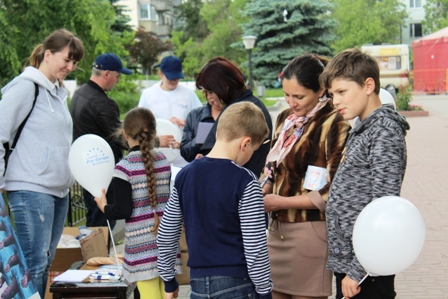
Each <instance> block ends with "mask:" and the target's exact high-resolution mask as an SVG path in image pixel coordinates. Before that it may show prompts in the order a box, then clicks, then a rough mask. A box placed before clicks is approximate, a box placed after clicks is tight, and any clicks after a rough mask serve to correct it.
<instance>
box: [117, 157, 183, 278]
mask: <svg viewBox="0 0 448 299" xmlns="http://www.w3.org/2000/svg"><path fill="white" fill-rule="evenodd" d="M152 154H153V167H154V174H155V179H156V185H157V187H156V195H157V205H156V208H155V209H153V208H152V207H151V203H150V200H149V192H148V183H147V178H146V170H145V167H144V164H143V161H142V153H141V152H140V151H139V150H136V151H131V152H130V153H129V154H128V155H127V156H126V157H124V158H123V159H122V160H121V161H120V162H119V163H118V164H117V165H116V166H115V170H114V177H116V178H119V179H122V180H124V181H127V182H129V183H130V184H131V187H132V206H133V208H132V214H131V216H130V217H129V218H127V219H126V225H125V241H124V244H125V248H124V265H123V268H124V273H123V276H124V278H125V279H126V280H127V281H128V282H130V283H131V282H135V281H142V280H149V279H152V278H155V277H157V276H158V275H159V274H158V271H157V254H158V248H157V243H156V235H154V234H153V233H151V232H150V230H151V228H152V227H153V226H154V212H156V213H157V215H158V216H159V218H160V219H163V214H164V209H165V207H166V203H167V201H168V198H169V194H170V178H171V167H170V164H169V162H168V160H166V158H165V156H163V155H162V154H161V153H159V152H153V153H152ZM118 200H119V199H118ZM121 200H123V198H122V199H121ZM176 257H177V258H176V261H175V264H176V267H177V269H179V270H180V269H181V261H180V254H179V253H178V252H177V253H176Z"/></svg>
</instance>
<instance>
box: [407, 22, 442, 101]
mask: <svg viewBox="0 0 448 299" xmlns="http://www.w3.org/2000/svg"><path fill="white" fill-rule="evenodd" d="M412 49H413V54H414V91H423V92H426V93H446V92H448V86H447V76H448V27H446V28H443V29H441V30H439V31H436V32H434V33H432V34H430V35H427V36H425V37H423V38H421V39H418V40H416V41H414V42H413V43H412Z"/></svg>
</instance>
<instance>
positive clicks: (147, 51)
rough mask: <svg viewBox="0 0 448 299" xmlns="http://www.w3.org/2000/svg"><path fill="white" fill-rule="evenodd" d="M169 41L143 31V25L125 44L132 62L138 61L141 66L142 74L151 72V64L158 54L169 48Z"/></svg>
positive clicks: (155, 60)
mask: <svg viewBox="0 0 448 299" xmlns="http://www.w3.org/2000/svg"><path fill="white" fill-rule="evenodd" d="M171 48H172V47H171V43H170V42H162V41H161V40H160V39H159V38H157V37H155V36H153V35H152V34H149V33H147V32H145V29H144V28H143V27H141V28H139V29H138V31H137V32H136V33H135V38H134V40H133V41H132V42H131V43H130V44H129V45H128V46H127V49H128V50H129V55H130V56H131V58H132V59H131V62H132V63H138V64H140V66H141V67H142V68H143V74H146V75H149V74H151V69H152V66H153V65H154V64H155V62H157V61H158V57H159V55H160V54H161V53H162V52H164V51H167V50H171Z"/></svg>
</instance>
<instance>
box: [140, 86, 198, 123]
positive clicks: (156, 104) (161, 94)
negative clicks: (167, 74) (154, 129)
mask: <svg viewBox="0 0 448 299" xmlns="http://www.w3.org/2000/svg"><path fill="white" fill-rule="evenodd" d="M161 84H162V81H159V82H157V83H156V84H154V85H153V86H151V87H149V88H146V89H144V90H143V92H142V95H141V97H140V102H139V103H138V106H139V107H146V108H148V109H149V110H151V112H152V113H153V114H154V117H155V118H160V119H167V120H169V119H170V118H171V117H173V116H175V117H177V118H178V119H180V120H184V119H186V118H187V115H188V113H189V112H190V111H191V110H193V109H195V108H198V107H202V103H201V101H200V100H199V98H198V97H197V95H196V93H194V91H193V90H191V89H189V88H187V87H185V86H182V85H180V84H179V85H177V87H176V89H174V90H169V91H167V90H163V89H162V87H161Z"/></svg>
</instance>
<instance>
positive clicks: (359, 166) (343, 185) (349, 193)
mask: <svg viewBox="0 0 448 299" xmlns="http://www.w3.org/2000/svg"><path fill="white" fill-rule="evenodd" d="M407 130H409V124H408V123H407V122H406V120H405V119H404V117H403V116H401V115H400V114H398V113H397V112H396V111H395V110H394V109H393V107H389V105H384V106H382V107H380V108H377V109H376V110H374V111H373V112H372V113H371V114H370V115H369V116H367V117H366V118H365V119H364V120H363V121H362V122H361V123H359V124H358V125H357V126H356V127H355V128H353V129H352V130H351V131H350V135H349V138H348V141H347V145H346V149H345V153H344V155H343V157H342V159H341V163H340V165H339V168H338V170H337V172H336V175H335V177H334V180H333V184H332V185H331V188H330V196H329V199H328V203H327V210H326V221H327V234H328V261H327V268H329V269H330V270H333V271H335V272H339V273H345V274H347V276H349V277H350V278H352V279H354V280H356V281H360V280H361V279H362V278H363V276H364V275H365V274H366V271H365V270H364V269H363V267H362V266H361V264H360V263H359V261H358V260H357V258H356V256H355V253H354V251H353V245H352V232H353V226H354V224H355V221H356V218H357V217H358V215H359V213H360V212H361V211H362V209H363V208H364V207H365V206H366V205H367V204H369V203H370V202H371V201H372V200H374V199H376V198H379V197H382V196H388V195H391V196H399V195H400V189H401V185H402V183H403V178H404V173H405V170H406V141H405V136H406V131H407Z"/></svg>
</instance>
